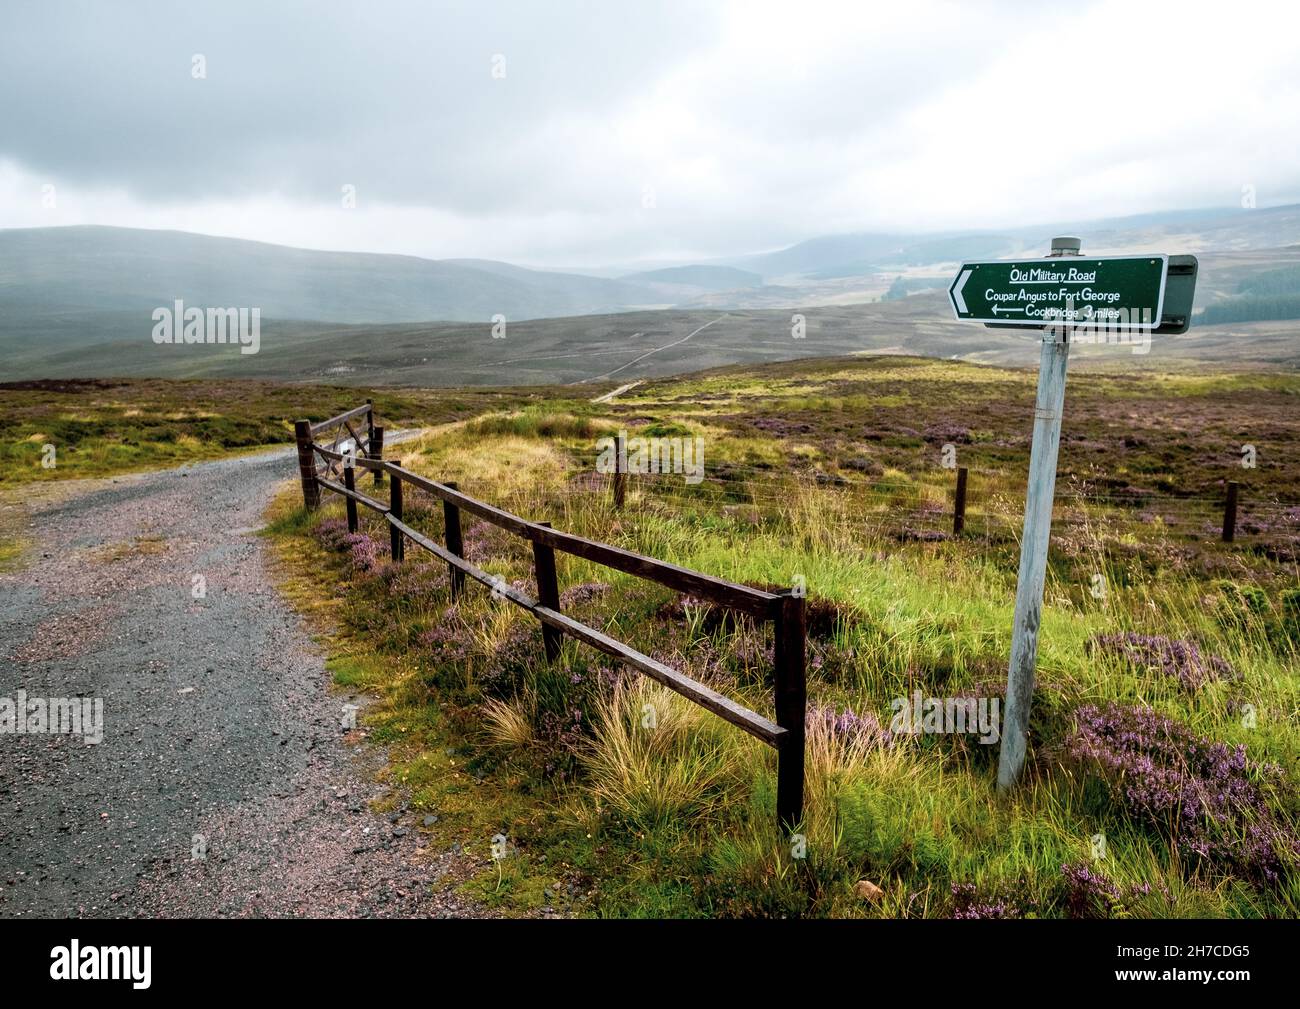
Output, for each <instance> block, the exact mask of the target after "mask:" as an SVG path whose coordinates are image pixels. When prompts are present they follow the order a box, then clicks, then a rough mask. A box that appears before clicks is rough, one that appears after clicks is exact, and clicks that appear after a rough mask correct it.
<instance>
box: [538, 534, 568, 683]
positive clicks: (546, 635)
mask: <svg viewBox="0 0 1300 1009" xmlns="http://www.w3.org/2000/svg"><path fill="white" fill-rule="evenodd" d="M537 524H538V525H541V526H546V528H548V529H549V528H550V527H551V523H549V522H539V523H537ZM533 573H534V575H535V576H536V578H537V601H538V602H539V603H541V604H542V605H543V606H545V607H546V608H547V609H550V610H557V611H558V610H559V608H560V583H559V580H558V579H557V578H556V575H555V549H554V548H553V547H549V546H547V545H546V544H545V543H538V542H537V540H533ZM562 638H563V635H562V634H561V633H560V631H559V629H558V628H555V627H552V626H550V625H549V624H542V644H543V645H544V646H545V648H546V661H547V662H554V661H555V660H556V659H558V658H559V657H560V642H561V639H562Z"/></svg>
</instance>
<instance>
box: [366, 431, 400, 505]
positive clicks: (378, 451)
mask: <svg viewBox="0 0 1300 1009" xmlns="http://www.w3.org/2000/svg"><path fill="white" fill-rule="evenodd" d="M370 458H371V459H373V460H375V462H382V461H383V458H384V429H383V428H382V427H375V426H374V425H373V424H372V425H371V431H370ZM393 482H394V483H401V482H402V481H400V480H394V481H393ZM383 484H384V471H383V470H382V469H377V470H375V486H376V487H382V486H383ZM398 495H399V496H400V495H401V491H398Z"/></svg>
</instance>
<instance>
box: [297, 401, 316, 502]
mask: <svg viewBox="0 0 1300 1009" xmlns="http://www.w3.org/2000/svg"><path fill="white" fill-rule="evenodd" d="M293 435H294V438H295V439H296V440H297V442H298V475H299V476H301V477H302V503H303V507H304V508H306V509H307V510H308V511H315V510H316V509H317V508H319V507H320V484H318V483H317V482H316V456H315V452H314V450H313V449H312V447H311V441H312V439H311V421H309V420H296V421H294V422H293Z"/></svg>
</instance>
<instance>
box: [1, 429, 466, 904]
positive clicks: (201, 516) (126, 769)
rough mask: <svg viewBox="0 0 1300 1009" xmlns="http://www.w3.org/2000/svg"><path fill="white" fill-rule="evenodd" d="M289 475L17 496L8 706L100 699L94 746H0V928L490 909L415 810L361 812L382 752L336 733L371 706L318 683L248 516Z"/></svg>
mask: <svg viewBox="0 0 1300 1009" xmlns="http://www.w3.org/2000/svg"><path fill="white" fill-rule="evenodd" d="M295 470H296V462H295V457H294V455H293V453H292V451H277V452H273V453H266V454H261V455H257V456H248V457H244V458H236V459H226V460H221V461H218V462H211V463H204V464H201V465H193V466H188V467H183V468H181V469H174V470H168V471H165V472H156V473H148V474H142V475H136V476H124V477H118V478H115V479H107V480H96V481H84V482H82V481H79V482H77V483H76V484H72V485H69V484H60V485H56V486H51V485H48V484H47V485H43V486H42V487H41V488H39V489H38V488H32V489H31V493H30V494H28V495H24V496H25V497H26V498H28V499H29V502H30V503H29V504H28V506H27V507H28V509H29V510H28V521H29V523H30V525H29V527H28V528H26V529H24V535H25V536H26V538H27V539H29V540H31V541H32V551H31V554H30V557H31V563H30V564H29V566H28V567H27V568H26V569H25V570H24V569H20V570H18V571H15V572H9V573H4V574H0V697H7V698H11V699H12V698H14V697H15V696H16V695H17V692H18V691H19V690H23V691H26V694H27V696H28V698H38V697H39V698H50V697H93V698H98V699H102V700H103V704H104V706H103V740H102V742H100V743H98V744H97V745H86V744H85V743H84V742H83V740H82V739H81V738H75V739H74V738H72V737H69V736H66V735H65V736H59V735H35V734H33V735H0V917H4V918H14V917H19V916H22V917H31V916H39V917H64V916H70V917H82V916H84V917H106V916H115V917H116V916H169V917H170V916H200V917H208V916H216V917H249V916H270V917H282V916H300V915H311V916H323V917H331V916H339V917H344V916H346V917H406V916H412V917H429V916H446V915H454V916H484V915H485V914H486V912H485V911H484V909H483V908H481V907H479V906H477V905H474V904H472V903H470V902H468V901H466V900H465V899H464V898H462V897H460V896H458V895H457V894H455V893H454V892H452V888H453V887H454V885H455V883H456V882H457V881H458V880H459V879H463V878H464V876H465V875H466V873H467V872H468V870H469V864H468V863H467V861H466V857H465V856H462V855H460V854H455V853H452V852H444V851H437V852H435V851H433V850H431V849H430V848H429V847H428V844H429V842H428V840H427V835H425V834H424V832H423V831H422V830H421V827H422V815H419V816H417V815H416V814H415V813H414V812H403V813H402V814H401V815H400V816H398V817H396V818H390V817H386V816H381V815H376V814H375V813H373V812H371V810H370V807H369V803H370V800H371V799H373V798H375V797H376V796H379V795H381V794H383V791H384V790H383V787H382V786H380V785H378V784H376V780H375V777H376V774H377V772H378V770H379V769H380V768H381V767H382V765H383V763H384V752H383V751H382V750H381V749H380V748H378V747H375V746H371V745H369V744H366V743H364V742H362V740H361V734H360V733H358V732H355V731H354V732H352V733H349V734H348V735H347V736H344V735H343V732H342V728H341V721H342V717H341V716H342V706H343V705H344V704H345V703H348V702H349V701H352V702H355V703H358V704H360V705H362V706H364V704H365V703H366V699H365V698H364V697H349V696H348V695H346V694H335V693H331V691H330V689H329V688H330V675H329V673H328V672H327V671H326V669H325V661H324V655H323V654H322V650H321V649H320V648H319V647H318V646H317V645H315V644H314V643H313V641H312V639H311V637H310V635H309V634H308V632H307V630H306V629H305V627H304V626H303V623H302V621H301V619H300V618H299V617H298V615H297V614H295V613H294V612H293V611H292V610H291V609H290V608H289V606H288V605H287V604H286V602H285V601H284V599H282V598H281V597H280V595H279V593H278V592H277V591H276V589H275V588H274V586H273V579H272V572H271V564H270V558H269V557H268V556H267V546H266V542H265V541H264V540H263V539H262V538H261V537H259V536H258V535H257V532H256V527H257V526H259V525H260V524H261V522H262V514H263V511H264V509H265V507H266V505H267V503H268V502H269V501H270V499H271V497H272V495H273V494H274V493H275V492H276V490H277V488H278V487H279V486H282V485H283V482H284V481H285V480H292V479H294V478H295ZM196 576H201V577H202V578H203V580H204V585H203V587H204V589H205V593H204V594H203V598H195V593H194V586H195V578H196ZM196 835H197V837H198V838H200V839H201V843H202V844H206V858H205V859H196V858H195V857H194V851H195V845H196V843H200V842H196Z"/></svg>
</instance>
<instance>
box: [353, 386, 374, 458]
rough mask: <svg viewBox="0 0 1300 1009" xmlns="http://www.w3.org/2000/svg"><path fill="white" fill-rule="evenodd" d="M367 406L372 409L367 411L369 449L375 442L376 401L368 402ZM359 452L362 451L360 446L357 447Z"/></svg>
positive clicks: (367, 441)
mask: <svg viewBox="0 0 1300 1009" xmlns="http://www.w3.org/2000/svg"><path fill="white" fill-rule="evenodd" d="M366 406H368V407H370V409H369V410H367V411H366V447H367V449H369V446H370V444H371V443H372V442H373V441H374V440H375V401H374V400H373V399H368V400H366ZM357 450H358V451H360V450H361V446H360V445H358V446H357Z"/></svg>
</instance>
